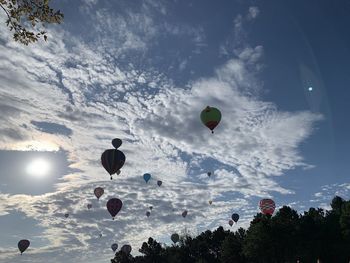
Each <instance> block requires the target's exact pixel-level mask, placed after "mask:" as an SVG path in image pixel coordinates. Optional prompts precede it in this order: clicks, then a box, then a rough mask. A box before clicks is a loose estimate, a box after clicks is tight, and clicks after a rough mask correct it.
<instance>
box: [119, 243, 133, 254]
mask: <svg viewBox="0 0 350 263" xmlns="http://www.w3.org/2000/svg"><path fill="white" fill-rule="evenodd" d="M120 250H121V251H123V252H124V253H125V254H127V255H129V254H130V252H131V246H130V245H124V246H122V248H121V249H120Z"/></svg>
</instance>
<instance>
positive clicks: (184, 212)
mask: <svg viewBox="0 0 350 263" xmlns="http://www.w3.org/2000/svg"><path fill="white" fill-rule="evenodd" d="M186 216H187V210H185V211H183V212H182V217H183V218H185V217H186Z"/></svg>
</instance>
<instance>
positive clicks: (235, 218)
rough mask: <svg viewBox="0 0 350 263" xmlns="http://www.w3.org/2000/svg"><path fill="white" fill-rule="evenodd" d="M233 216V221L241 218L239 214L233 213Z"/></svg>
mask: <svg viewBox="0 0 350 263" xmlns="http://www.w3.org/2000/svg"><path fill="white" fill-rule="evenodd" d="M231 218H232V220H233V221H235V222H236V223H237V222H238V220H239V214H236V213H234V214H232V216H231Z"/></svg>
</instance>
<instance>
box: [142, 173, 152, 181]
mask: <svg viewBox="0 0 350 263" xmlns="http://www.w3.org/2000/svg"><path fill="white" fill-rule="evenodd" d="M143 179H144V180H145V181H146V183H147V182H148V181H149V179H151V175H150V174H144V175H143Z"/></svg>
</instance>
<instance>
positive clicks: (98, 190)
mask: <svg viewBox="0 0 350 263" xmlns="http://www.w3.org/2000/svg"><path fill="white" fill-rule="evenodd" d="M104 192H105V190H103V188H102V187H96V188H95V190H94V194H95V196H96V197H97V199H100V197H101V196H102V195H103V193H104Z"/></svg>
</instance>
